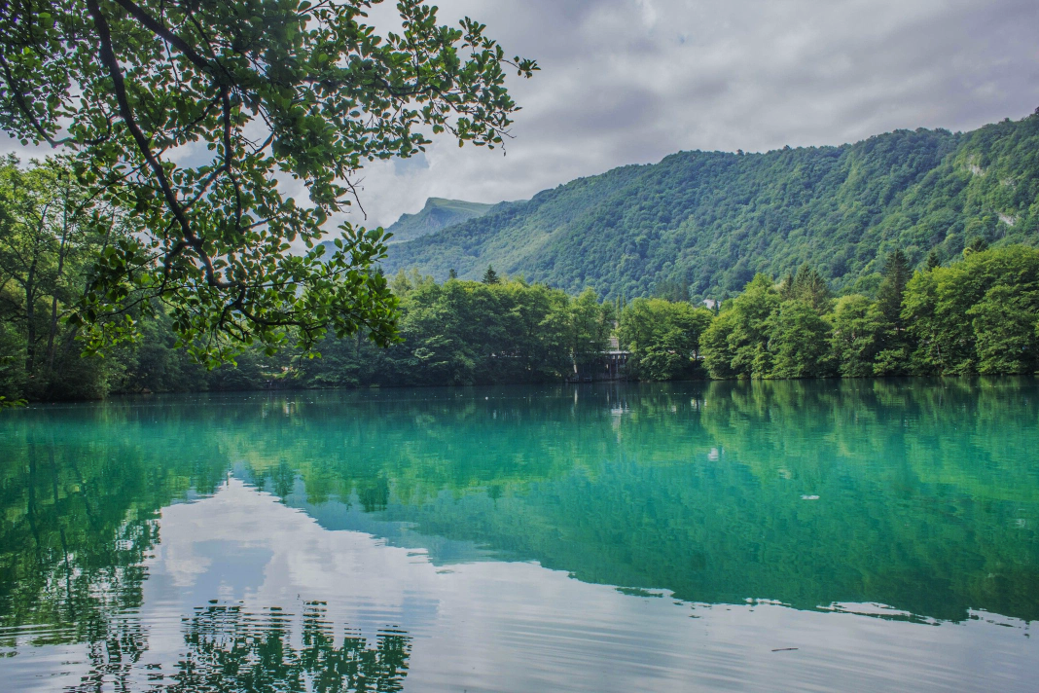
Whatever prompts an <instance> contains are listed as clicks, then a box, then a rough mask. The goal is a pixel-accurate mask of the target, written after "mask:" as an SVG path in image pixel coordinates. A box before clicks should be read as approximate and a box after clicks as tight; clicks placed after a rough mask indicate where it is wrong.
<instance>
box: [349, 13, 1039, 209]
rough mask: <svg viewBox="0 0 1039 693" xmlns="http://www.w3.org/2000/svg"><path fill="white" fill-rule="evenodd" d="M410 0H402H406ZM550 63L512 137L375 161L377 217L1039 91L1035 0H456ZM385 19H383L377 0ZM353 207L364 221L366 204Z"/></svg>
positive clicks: (963, 123) (817, 138) (525, 97)
mask: <svg viewBox="0 0 1039 693" xmlns="http://www.w3.org/2000/svg"><path fill="white" fill-rule="evenodd" d="M393 4H394V3H392V2H390V3H388V7H386V8H383V11H384V10H386V9H389V10H392V5H393ZM437 5H438V6H439V7H440V19H441V21H442V23H452V24H453V23H454V22H455V21H456V20H457V19H458V18H460V17H462V16H465V15H468V16H471V17H473V18H474V19H477V20H479V21H481V22H483V23H485V24H486V25H487V26H488V34H489V35H490V36H492V37H493V38H495V39H497V40H498V41H499V42H500V43H501V44H502V45H503V46H504V48H505V51H506V53H507V54H508V55H510V56H511V55H516V54H518V55H521V56H523V57H530V58H534V59H536V60H537V61H538V63H539V65H540V66H541V72H539V73H537V74H536V75H535V77H534V79H532V80H529V81H527V80H522V79H518V78H516V79H512V80H510V88H511V92H512V94H513V96H514V98H515V99H516V101H517V102H518V103H519V105H520V106H521V107H522V108H523V110H522V111H520V112H519V113H518V114H517V116H516V124H515V125H514V126H513V128H512V134H513V135H514V136H515V139H513V140H511V141H509V142H508V143H507V154H506V155H505V156H504V157H503V156H502V155H501V153H500V152H498V151H494V152H489V151H486V150H484V149H482V148H479V149H478V148H475V147H466V148H465V149H459V148H458V146H457V143H456V142H451V141H448V140H442V141H439V142H437V143H435V144H433V145H432V146H430V147H429V149H428V151H427V154H426V155H425V157H424V158H419V159H415V160H409V161H406V162H405V161H397V162H387V163H384V164H379V165H374V166H371V167H370V168H369V169H367V170H366V171H365V173H364V176H363V177H364V182H363V188H364V190H363V193H362V201H363V203H364V205H365V209H366V211H367V213H368V221H367V222H365V223H366V225H369V226H370V225H376V224H383V225H388V224H390V223H392V222H393V221H394V220H396V219H397V217H398V216H399V215H400V214H401V213H402V212H416V211H418V210H419V209H420V208H421V207H422V205H423V203H424V201H425V199H426V198H427V197H431V196H435V197H451V198H459V199H465V200H472V201H476V202H498V201H501V200H513V199H523V198H528V197H530V196H531V195H533V194H534V193H536V192H538V191H539V190H544V189H546V188H552V187H555V186H556V185H559V184H560V183H565V182H567V181H570V180H572V179H574V178H577V177H579V176H586V175H592V174H596V173H601V172H603V171H606V170H608V169H610V168H613V167H615V166H620V165H623V164H630V163H649V162H656V161H659V160H660V159H661V158H663V157H664V156H666V155H668V154H670V153H673V152H676V151H679V150H691V149H703V150H723V151H735V150H736V149H743V150H745V151H767V150H770V149H776V148H780V147H782V146H784V145H788V144H789V145H790V146H794V147H796V146H807V145H824V144H841V143H845V142H854V141H857V140H860V139H863V138H866V137H869V136H870V135H874V134H878V133H881V132H887V131H890V130H893V129H896V128H917V127H931V128H933V127H942V128H948V129H950V130H970V129H973V128H976V127H978V126H980V125H983V124H985V123H989V122H995V121H998V120H1002V119H1003V118H1007V117H1009V118H1013V119H1015V120H1016V119H1019V118H1022V117H1024V116H1026V115H1028V114H1030V113H1032V112H1033V111H1034V110H1035V108H1036V107H1039V1H1037V0H522V1H519V0H441V1H440V2H438V3H437ZM373 19H374V20H376V21H380V17H379V16H378V15H376V16H373ZM350 219H351V221H354V222H361V221H363V220H362V219H361V217H360V214H359V213H356V212H355V213H353V214H351V215H350Z"/></svg>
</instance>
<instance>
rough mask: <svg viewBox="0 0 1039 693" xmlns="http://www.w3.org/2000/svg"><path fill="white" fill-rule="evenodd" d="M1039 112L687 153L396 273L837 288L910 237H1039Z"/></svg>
mask: <svg viewBox="0 0 1039 693" xmlns="http://www.w3.org/2000/svg"><path fill="white" fill-rule="evenodd" d="M1037 222H1039V116H1031V117H1029V118H1026V119H1024V120H1021V121H1017V122H1012V121H1010V120H1006V121H1004V122H1002V123H999V124H995V125H988V126H985V127H983V128H981V129H979V130H976V131H973V132H970V133H962V134H961V133H955V134H954V133H950V132H948V131H945V130H924V129H920V130H916V131H908V130H899V131H896V132H893V133H888V134H884V135H878V136H875V137H871V138H869V139H868V140H865V141H862V142H858V143H856V144H851V145H843V146H840V147H817V148H816V147H813V148H798V149H789V148H786V149H782V150H776V151H772V152H768V153H766V154H729V153H722V152H682V153H679V154H674V155H672V156H668V157H667V158H665V159H664V160H663V161H661V162H660V163H658V164H653V165H647V166H625V167H622V168H618V169H614V170H612V171H608V172H606V173H604V174H602V175H598V176H592V177H589V178H582V179H579V180H575V181H573V182H571V183H567V184H566V185H562V186H559V187H557V188H555V189H553V190H546V191H544V192H541V193H539V194H537V195H535V196H534V198H532V199H531V200H529V201H526V202H514V203H503V204H501V205H498V206H497V207H495V208H494V209H493V210H492V211H491V212H489V213H488V214H486V215H484V216H482V217H479V218H474V219H470V220H468V221H465V222H463V223H461V224H456V225H454V226H450V227H447V228H444V229H442V230H440V231H439V232H438V233H437V234H435V235H432V236H427V237H424V238H420V239H417V240H414V241H411V242H408V243H400V244H396V245H394V246H393V247H392V248H391V250H390V254H389V258H387V260H386V261H385V262H384V265H383V267H384V269H385V270H386V271H387V272H390V273H392V272H396V271H397V270H398V269H400V268H412V267H414V268H417V269H418V270H419V271H421V272H423V273H426V274H432V275H434V276H435V277H437V278H438V279H444V278H446V277H447V274H448V272H449V270H451V269H455V270H457V271H458V273H459V276H461V277H471V278H476V277H479V276H481V275H482V274H483V272H484V271H485V269H486V268H487V265H488V264H492V265H494V268H495V269H496V270H497V271H499V272H505V273H508V274H519V273H522V274H523V275H524V276H525V277H526V278H527V279H528V280H537V281H543V282H546V283H548V284H550V285H552V286H557V287H560V288H563V289H566V290H568V291H571V292H575V291H579V290H581V289H582V288H584V287H586V286H591V287H592V288H594V289H596V290H597V291H598V292H599V294H600V296H607V297H615V296H620V295H624V296H627V297H629V298H630V297H634V296H639V295H645V294H649V293H651V292H652V291H653V290H654V287H656V286H657V285H658V284H660V283H662V282H665V281H666V282H675V281H678V282H688V284H689V287H690V294H691V295H692V296H693V297H694V298H695V297H708V296H710V297H717V298H721V297H725V296H727V295H731V294H732V293H734V292H737V291H739V290H740V289H741V288H742V287H743V285H744V284H745V283H746V282H747V281H748V280H749V279H750V278H751V277H753V275H754V273H755V272H767V273H769V274H772V275H773V276H777V277H778V276H780V275H783V274H785V273H787V272H790V271H792V270H794V269H796V268H797V267H798V266H799V265H800V264H802V263H804V262H809V263H811V264H812V265H814V266H815V267H817V268H818V269H819V270H820V271H821V272H822V273H823V274H824V275H825V276H827V277H828V278H829V279H830V280H831V281H832V282H833V283H834V285H835V286H836V287H838V288H840V287H843V286H848V285H850V284H853V283H854V282H855V281H856V280H858V279H860V278H862V277H865V276H867V275H869V274H871V273H873V272H875V271H877V270H878V268H879V263H878V257H880V256H881V255H882V254H884V253H886V252H888V251H890V250H891V249H893V248H895V247H897V246H901V247H903V248H904V249H905V250H906V251H907V252H908V254H909V256H910V258H911V259H912V260H913V262H916V263H921V262H923V261H924V258H925V257H926V255H927V253H928V251H929V250H931V249H932V248H935V249H936V250H937V251H938V253H939V254H940V256H941V257H942V258H943V259H948V258H951V257H953V256H955V255H957V254H959V253H960V252H961V251H962V249H963V247H964V245H965V243H967V242H969V241H970V240H971V239H972V238H974V237H978V236H980V237H983V238H985V239H986V240H987V241H988V242H990V243H992V244H1002V243H1027V244H1032V245H1035V244H1036V243H1037V241H1039V232H1037Z"/></svg>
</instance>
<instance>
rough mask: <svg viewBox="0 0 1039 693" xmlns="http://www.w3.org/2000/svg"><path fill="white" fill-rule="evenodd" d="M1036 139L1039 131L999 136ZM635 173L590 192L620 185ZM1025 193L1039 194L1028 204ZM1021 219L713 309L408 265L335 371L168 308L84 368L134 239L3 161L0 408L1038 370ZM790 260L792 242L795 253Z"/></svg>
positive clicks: (292, 349) (64, 189) (674, 289)
mask: <svg viewBox="0 0 1039 693" xmlns="http://www.w3.org/2000/svg"><path fill="white" fill-rule="evenodd" d="M1036 127H1039V117H1033V118H1030V119H1028V120H1027V121H1024V122H1022V123H1009V124H1003V125H999V126H993V129H991V132H999V131H1001V130H1006V131H1007V132H1010V133H1017V134H1021V133H1024V132H1026V131H1029V129H1035V128H1036ZM984 132H987V130H982V131H979V132H978V133H974V134H973V135H970V136H965V137H967V139H977V138H979V137H981V134H980V133H984ZM914 137H920V138H924V139H927V138H931V139H934V138H938V139H941V138H942V137H945V136H944V135H941V136H939V135H936V134H934V133H925V134H921V133H917V134H916V135H914ZM950 137H952V136H950ZM957 137H959V136H957ZM856 146H857V145H856ZM805 156H807V154H805ZM842 156H843V155H842ZM993 161H994V160H985V162H984V165H985V166H989V167H993V166H996V164H994V163H993ZM980 165H981V164H979V166H980ZM638 170H640V169H637V168H634V169H624V170H621V171H618V172H612V173H611V174H608V175H607V176H605V177H603V178H602V179H600V180H589V181H586V182H585V183H586V184H587V185H590V186H594V185H612V183H608V182H609V181H611V180H614V179H623V178H625V177H626V176H630V175H632V171H638ZM990 170H997V169H990ZM998 171H1003V169H998ZM934 175H937V174H934ZM972 175H974V174H972ZM1000 175H1003V173H1000ZM1021 175H1024V174H1023V173H1021ZM980 177H981V178H985V177H987V174H986V176H980ZM928 179H929V180H930V178H928ZM1017 180H1023V178H1018V179H1017ZM614 182H616V181H614ZM1029 185H1030V186H1032V187H1034V185H1033V184H1032V183H1029ZM614 187H617V189H620V187H623V186H620V187H618V186H614ZM1018 187H1024V184H1021V185H1019V186H1018ZM999 189H1000V190H1006V191H1009V190H1015V188H1014V186H1012V185H1002V184H1000V186H999ZM961 192H963V191H961ZM964 194H966V193H964ZM1008 194H1009V193H1008ZM1029 195H1030V197H1029V198H1028V199H1032V200H1034V199H1036V192H1035V191H1032V192H1031V193H1029ZM1007 199H1008V200H1016V199H1019V198H1018V196H1017V193H1016V192H1015V193H1014V195H1013V196H1011V197H1010V198H1007ZM1021 199H1023V198H1021ZM906 204H908V203H906ZM914 204H915V203H914ZM921 204H922V203H921ZM929 204H933V205H937V203H935V202H934V201H932V203H929ZM978 204H981V203H980V202H979V203H978ZM1007 204H1008V205H1009V204H1010V202H1007ZM1014 204H1017V205H1018V206H1017V207H1014V209H1016V210H1018V217H1017V219H1018V221H1017V222H1015V224H1014V225H1013V226H1010V225H1008V224H1007V223H1006V221H1000V222H999V224H998V225H997V226H996V227H993V228H996V229H1002V231H1003V232H1005V233H1003V235H1002V236H1001V237H1000V238H998V239H995V242H993V243H992V244H991V247H990V242H989V240H987V239H990V238H992V234H991V233H989V232H988V231H986V229H982V228H980V227H978V226H977V225H969V226H967V227H964V228H962V229H960V228H959V227H957V226H955V225H953V226H952V227H950V228H952V229H958V230H956V233H957V234H966V233H974V232H979V233H978V235H975V236H972V237H971V238H970V240H969V241H968V242H967V243H966V244H965V247H964V248H962V250H960V251H959V252H957V253H955V254H950V251H951V248H952V247H959V245H961V242H960V241H959V240H957V241H956V242H955V243H954V244H953V245H952V246H948V245H941V244H939V246H938V247H936V248H932V249H931V250H930V251H929V252H928V253H927V254H926V255H925V256H924V258H923V259H922V260H921V261H919V262H917V260H916V254H917V253H919V252H920V250H921V248H922V246H920V245H908V246H906V247H905V248H904V249H903V248H895V249H894V250H892V251H889V252H880V253H874V257H873V258H872V259H870V260H869V262H864V263H863V267H867V268H869V269H870V272H869V273H868V274H865V275H862V276H860V277H859V279H858V280H857V281H855V282H854V283H850V282H847V281H846V282H844V283H843V284H842V283H841V282H839V281H832V280H830V279H829V277H828V271H827V267H829V268H830V270H832V264H827V263H825V262H824V263H822V264H812V263H802V264H800V265H798V266H797V268H796V269H795V270H791V271H789V272H787V273H785V274H767V273H763V272H762V273H758V274H756V275H753V276H752V277H750V278H749V281H747V282H746V283H745V285H744V286H743V287H742V291H741V292H739V293H738V294H736V295H735V296H734V297H732V298H729V299H727V300H725V301H724V302H721V303H720V304H719V303H712V304H711V305H712V308H713V310H711V309H708V308H706V307H704V306H703V304H702V303H701V302H699V301H694V300H690V297H691V295H692V293H693V288H692V285H691V284H689V283H688V282H687V281H686V280H685V279H666V280H661V281H658V282H656V283H655V285H654V287H653V292H652V296H651V297H640V298H634V299H632V300H630V301H628V300H626V299H625V298H624V297H622V296H614V297H613V298H612V299H611V298H609V296H608V295H606V296H604V295H603V293H604V292H601V293H599V294H597V293H596V291H595V290H594V289H593V288H591V287H587V288H585V289H584V291H583V292H581V293H580V294H579V295H576V296H575V295H571V294H568V293H566V292H565V291H564V290H562V289H558V288H551V287H550V286H548V285H547V284H546V283H542V282H528V281H527V280H525V279H524V278H523V277H522V276H513V277H511V278H510V277H509V276H507V275H506V274H505V273H502V274H499V273H498V271H496V270H495V269H494V268H493V267H492V266H486V267H485V269H484V271H483V273H482V277H481V278H480V279H479V280H472V279H459V278H458V277H457V276H455V272H453V271H452V272H449V277H448V279H447V280H446V281H438V280H436V279H434V278H433V277H431V276H429V275H423V274H421V273H420V272H418V271H416V270H412V271H411V272H410V273H407V272H404V271H403V270H400V271H398V272H397V274H396V275H395V276H393V277H392V278H388V286H389V289H390V291H391V293H392V301H393V303H394V305H395V307H396V310H397V311H398V314H399V323H398V327H399V334H398V339H397V340H396V341H395V342H393V343H391V344H390V345H389V346H388V347H386V348H383V347H379V346H376V344H375V343H374V342H373V341H371V340H369V339H367V338H366V337H365V335H364V334H363V332H362V333H357V334H354V335H351V336H348V337H343V338H339V337H336V336H334V335H329V336H327V337H325V338H324V339H323V340H322V341H320V342H319V344H318V346H317V351H318V352H319V353H320V355H321V356H322V358H310V356H312V354H310V353H308V352H307V351H306V350H304V349H301V348H298V347H297V346H294V345H293V344H292V343H291V341H286V342H285V343H284V344H282V345H281V347H280V348H272V346H271V345H270V344H265V345H262V346H261V345H259V344H253V345H251V346H249V345H246V346H245V348H244V351H243V352H242V353H240V354H238V355H237V356H236V359H235V361H233V362H229V363H225V364H224V365H221V366H219V367H217V368H215V369H213V370H208V369H207V368H206V367H204V366H202V365H199V364H198V363H196V362H195V361H194V360H193V358H192V356H191V354H190V352H189V350H187V349H185V348H184V346H183V345H182V344H181V343H180V342H179V341H178V337H177V329H176V328H177V326H176V324H175V318H174V317H173V316H171V315H170V314H169V313H168V312H167V311H166V310H165V308H164V307H163V306H162V305H161V304H157V303H153V304H152V305H150V306H148V308H149V310H144V308H145V306H139V307H138V309H136V310H130V311H129V312H127V313H126V314H125V315H124V316H123V317H122V319H123V320H126V321H131V322H133V323H134V325H135V327H136V329H137V331H138V332H139V335H140V336H139V338H138V339H137V340H136V341H134V342H125V341H124V342H121V343H117V344H115V345H112V346H107V347H106V348H105V349H103V350H101V351H100V353H95V354H93V355H84V353H83V348H84V343H83V340H82V339H81V337H82V334H81V332H80V325H81V323H79V322H77V320H76V319H75V316H76V311H77V310H80V309H82V301H81V298H82V296H83V295H84V292H85V291H86V289H87V287H88V285H89V284H90V282H91V281H92V280H93V277H94V276H95V274H96V273H97V272H99V271H104V267H105V264H104V263H105V261H106V259H107V258H110V257H112V256H114V255H115V254H116V253H117V250H116V248H118V247H119V244H120V243H121V242H122V239H123V238H124V237H125V231H123V230H121V228H120V226H119V224H118V222H117V220H118V215H117V213H116V212H115V211H114V210H109V209H108V208H107V207H102V208H100V210H99V209H98V208H97V207H92V206H91V205H88V204H85V201H84V199H83V192H82V190H80V189H79V188H77V186H76V185H75V183H74V178H73V177H72V176H70V175H69V173H68V167H67V163H66V162H65V161H63V160H61V159H52V160H48V161H45V162H32V163H31V164H30V165H28V166H22V165H20V164H19V163H18V162H16V161H15V160H13V159H8V160H7V161H6V162H4V164H3V165H2V166H0V404H3V403H11V402H12V401H15V402H17V401H19V400H57V399H94V398H100V397H104V396H106V395H108V394H111V393H141V392H176V391H204V390H246V389H257V388H272V387H294V388H318V387H362V386H363V387H367V386H380V385H385V386H407V385H466V384H487V383H522V382H543V381H559V380H562V379H581V380H585V379H591V378H594V377H600V376H602V375H604V374H605V372H606V370H607V361H606V358H605V357H604V352H605V351H607V350H608V348H609V346H610V343H611V338H616V339H617V341H618V344H617V346H619V347H620V348H621V349H623V350H625V351H627V352H628V355H627V362H626V364H625V365H626V371H625V374H626V375H627V376H628V377H631V378H635V379H641V380H672V379H685V378H708V377H709V378H715V379H730V378H806V377H836V376H845V377H866V376H886V375H970V374H984V375H1000V374H1024V373H1035V372H1036V371H1037V369H1039V348H1037V329H1039V325H1037V316H1039V250H1036V249H1035V248H1033V247H1030V246H1027V245H1020V244H1009V243H1008V241H1009V240H1011V239H1012V238H1013V237H1015V236H1014V234H1012V233H1011V231H1013V230H1014V229H1025V228H1032V225H1034V224H1033V222H1032V221H1030V220H1031V219H1032V218H1033V217H1032V216H1030V215H1031V214H1032V212H1031V211H1026V210H1025V208H1024V206H1023V202H1018V203H1014ZM1005 208H1007V209H1009V207H1005ZM499 209H500V207H499ZM942 209H945V208H941V207H940V205H937V206H936V207H935V211H934V213H935V214H938V213H939V212H941V211H942ZM946 211H947V210H946ZM496 213H497V212H493V211H492V212H491V214H490V215H488V216H493V214H496ZM106 214H109V215H110V217H108V218H107V220H106V217H105V215H106ZM1000 225H1002V226H1000ZM448 232H449V231H443V232H441V233H448ZM950 233H951V232H950ZM1014 233H1018V232H1017V231H1014ZM1020 233H1024V231H1023V230H1022V231H1020ZM437 235H439V234H437ZM434 237H435V236H434ZM881 245H883V244H881ZM783 247H784V248H786V247H787V246H783ZM796 247H801V246H797V244H796V243H792V244H790V248H791V252H793V249H795V248H796ZM805 247H807V246H805ZM856 247H858V248H860V250H861V247H862V245H861V244H860V245H859V246H856ZM856 252H860V251H856ZM861 252H865V251H861ZM833 254H834V251H832V250H831V251H830V255H831V256H832V255H833ZM98 258H101V262H100V263H99V262H98ZM741 262H742V260H741ZM737 264H738V263H737ZM608 266H611V265H609V263H604V265H603V267H604V268H607V267H608ZM612 267H614V268H615V267H616V265H612ZM873 270H875V271H873ZM589 283H594V282H589Z"/></svg>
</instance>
